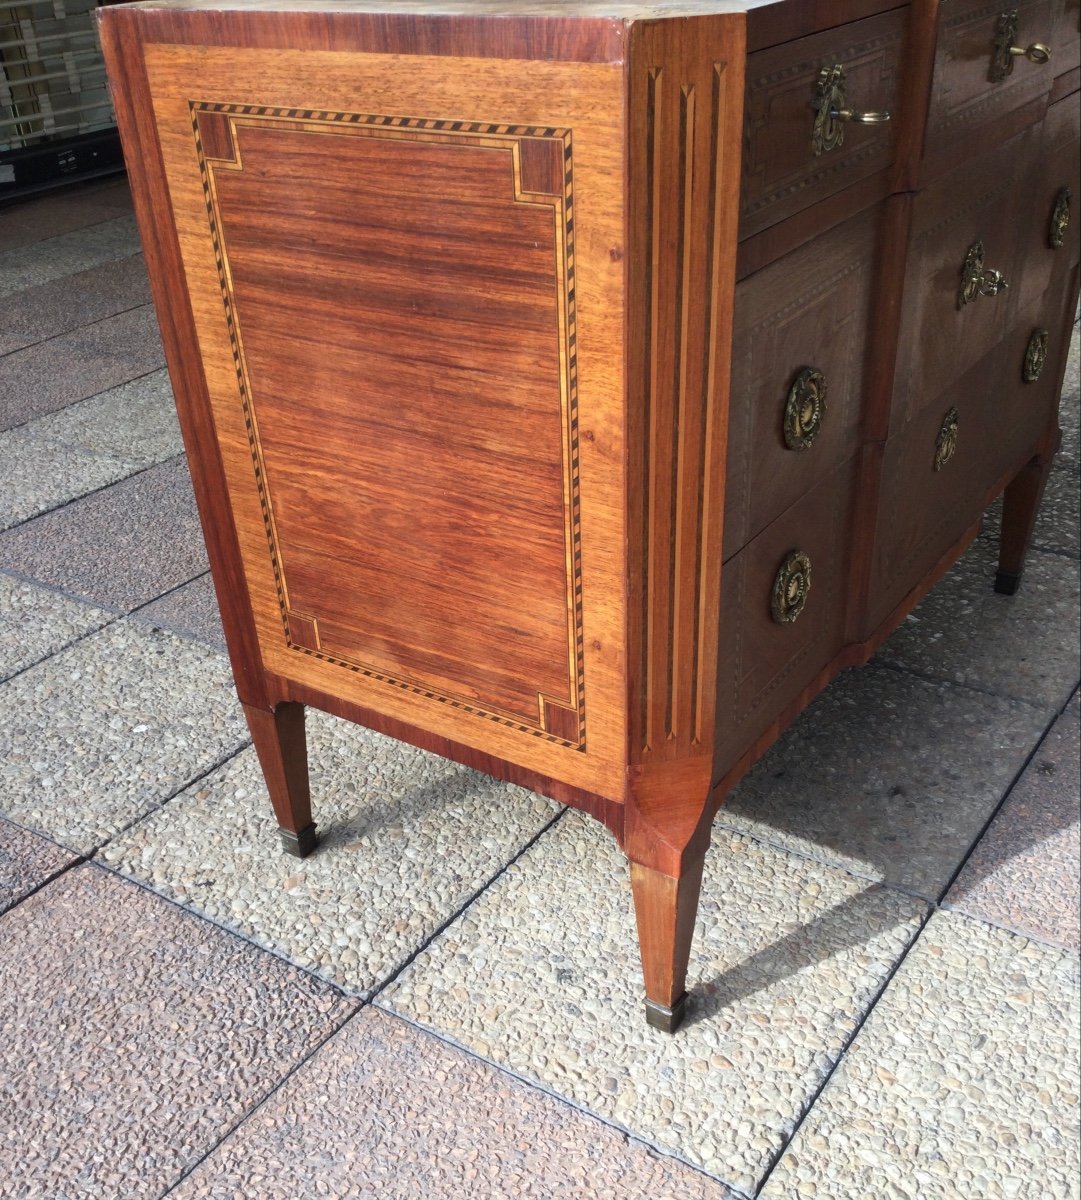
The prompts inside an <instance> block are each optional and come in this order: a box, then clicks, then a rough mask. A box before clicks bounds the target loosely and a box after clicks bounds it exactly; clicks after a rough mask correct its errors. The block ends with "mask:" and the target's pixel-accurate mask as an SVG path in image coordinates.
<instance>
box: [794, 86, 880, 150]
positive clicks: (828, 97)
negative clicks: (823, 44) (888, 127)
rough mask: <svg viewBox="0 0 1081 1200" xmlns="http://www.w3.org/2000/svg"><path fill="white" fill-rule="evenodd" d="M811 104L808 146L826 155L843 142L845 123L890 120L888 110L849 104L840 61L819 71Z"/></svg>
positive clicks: (862, 123) (869, 123) (865, 123)
mask: <svg viewBox="0 0 1081 1200" xmlns="http://www.w3.org/2000/svg"><path fill="white" fill-rule="evenodd" d="M811 107H812V108H813V109H814V113H815V119H814V127H813V128H812V130H811V149H812V150H813V151H814V152H815V154H816V155H818V154H826V153H828V151H830V150H836V149H837V147H838V146H843V145H844V141H845V124H846V123H847V122H853V123H854V124H856V125H885V123H886V122H887V121H888V120H889V119H890V114H889V113H888V112H856V111H855V110H854V109H851V108H849V107H848V103H847V97H846V95H845V69H844V67H842V66H841V65H840V64H839V63H838V64H835V65H834V66H832V67H823V68H822V70H821V71H819V72H818V83H817V85H816V87H815V98H814V100H813V101H812V104H811Z"/></svg>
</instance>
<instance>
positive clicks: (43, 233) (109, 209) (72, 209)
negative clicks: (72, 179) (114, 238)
mask: <svg viewBox="0 0 1081 1200" xmlns="http://www.w3.org/2000/svg"><path fill="white" fill-rule="evenodd" d="M130 212H131V191H130V190H129V188H128V181H127V178H126V176H124V175H119V176H116V177H111V178H108V179H95V180H91V181H89V182H87V183H85V184H77V185H76V186H74V187H65V188H64V189H63V190H62V191H57V192H52V193H50V194H48V195H42V196H34V197H32V198H30V199H28V200H22V201H19V202H17V203H15V204H9V205H6V206H5V207H3V208H0V246H3V247H4V250H5V251H7V250H14V249H16V248H17V247H20V246H29V245H31V244H33V243H35V242H37V243H40V242H42V241H45V240H47V239H51V238H55V237H57V236H58V235H59V234H63V233H71V232H72V231H73V230H76V229H84V228H86V227H87V226H89V225H100V224H101V223H102V222H103V221H109V220H112V219H114V218H115V217H122V216H125V215H127V214H130Z"/></svg>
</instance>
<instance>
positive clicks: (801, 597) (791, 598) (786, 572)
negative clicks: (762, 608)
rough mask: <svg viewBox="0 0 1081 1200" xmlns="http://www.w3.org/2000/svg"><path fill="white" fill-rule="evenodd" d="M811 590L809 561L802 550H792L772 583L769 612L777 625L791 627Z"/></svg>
mask: <svg viewBox="0 0 1081 1200" xmlns="http://www.w3.org/2000/svg"><path fill="white" fill-rule="evenodd" d="M810 590H811V560H810V559H809V558H808V557H807V555H806V554H804V553H803V551H802V550H793V551H792V552H791V554H789V555H788V557H787V558H786V559H785V560H784V562H783V563H781V566H780V569H779V570H778V571H777V578H776V579H775V580H774V581H773V596H772V598H771V600H770V612H771V613H772V614H773V619H774V620H775V621H776V622H777V624H778V625H791V624H792V622H793V621H794V620H795V619H796V618H797V617H798V616H799V615H800V613H801V612H803V608H804V605H805V604H806V603H807V593H808V592H809V591H810Z"/></svg>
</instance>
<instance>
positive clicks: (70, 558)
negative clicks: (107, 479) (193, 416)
mask: <svg viewBox="0 0 1081 1200" xmlns="http://www.w3.org/2000/svg"><path fill="white" fill-rule="evenodd" d="M0 569H3V570H8V571H12V572H15V573H16V574H19V575H22V576H24V577H26V578H29V579H37V580H40V581H41V582H42V583H47V584H49V585H50V586H52V587H56V588H59V589H60V590H61V591H64V592H68V593H69V594H71V595H73V596H82V597H85V598H86V599H87V600H90V601H93V602H94V603H97V604H101V605H104V606H107V607H110V608H115V609H120V610H122V611H128V610H130V609H132V608H137V607H138V606H140V605H142V604H146V603H148V602H149V601H150V600H153V599H155V598H157V597H158V596H160V595H162V594H163V593H165V592H168V591H171V590H172V589H173V588H176V587H179V586H180V585H181V584H182V583H187V582H188V581H189V580H191V579H194V578H196V577H197V576H199V575H203V574H205V573H206V570H207V559H206V549H205V547H204V545H203V538H202V532H201V530H200V527H199V516H198V513H197V511H196V508H195V497H194V495H193V494H192V490H191V478H190V476H189V475H188V467H187V463H186V462H185V461H184V460H183V459H171V460H170V461H168V462H164V463H161V464H160V465H158V466H154V467H151V468H150V469H149V470H147V471H143V472H142V473H140V474H138V475H135V476H133V477H132V478H130V479H125V480H122V481H121V482H120V483H116V484H114V485H113V486H112V487H109V488H105V489H104V490H102V491H100V492H95V493H93V495H89V496H84V497H83V498H82V499H80V500H76V501H74V502H73V503H71V504H69V505H67V506H66V507H64V508H61V509H57V510H56V511H54V512H50V513H46V514H45V515H44V516H40V517H36V518H35V519H34V520H33V521H28V522H26V523H25V524H23V525H20V526H19V527H18V528H17V529H9V530H8V531H7V532H6V533H2V534H0Z"/></svg>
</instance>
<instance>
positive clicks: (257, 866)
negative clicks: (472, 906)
mask: <svg viewBox="0 0 1081 1200" xmlns="http://www.w3.org/2000/svg"><path fill="white" fill-rule="evenodd" d="M201 653H203V654H209V652H208V651H201ZM218 661H219V662H221V660H220V659H219V660H218ZM219 670H220V671H224V670H225V667H224V664H223V665H222V666H221V667H219ZM308 726H309V731H308V743H309V764H310V770H311V778H312V799H313V813H314V817H315V821H316V824H317V825H318V826H319V828H320V831H321V833H322V835H323V841H322V844H321V846H320V849H319V850H318V851H317V852H316V853H315V854H314V855H313V856H312V857H310V858H307V859H305V860H303V861H298V860H297V859H295V858H292V857H290V856H288V855H285V854H283V853H282V851H281V845H280V841H279V838H278V832H277V825H276V822H275V821H274V817H273V812H272V809H271V806H270V801H269V799H268V798H267V794H266V788H265V786H264V784H263V779H262V775H261V774H260V772H259V766H258V762H257V760H256V757H255V752H254V750H248V751H245V753H243V754H241V755H239V756H238V757H237V758H235V759H233V760H232V761H231V762H229V763H227V764H226V765H225V766H224V767H223V768H222V769H221V770H220V771H218V772H216V773H215V774H214V775H212V776H210V777H209V778H207V779H203V780H200V781H199V782H198V783H197V784H196V785H194V786H193V787H191V788H189V790H188V791H187V792H185V793H184V794H183V795H182V796H178V797H177V798H176V799H175V800H173V801H172V802H170V804H169V805H168V806H167V807H165V808H163V809H162V810H160V811H159V812H157V813H155V814H153V815H152V816H151V817H150V818H149V819H147V820H146V821H143V822H141V823H140V824H139V825H137V826H136V827H134V828H133V829H130V830H128V831H127V832H125V833H124V834H123V835H122V836H121V837H119V838H117V839H116V840H115V841H114V842H113V843H112V844H110V845H109V846H107V847H105V848H104V849H103V850H102V852H101V858H102V861H103V862H105V863H107V864H108V865H109V866H111V867H115V868H116V869H117V870H120V871H122V872H124V874H127V875H131V876H133V877H134V878H137V879H141V880H144V881H146V882H148V883H150V884H151V885H152V886H153V887H156V888H159V889H160V890H162V891H163V892H165V894H167V895H169V896H172V897H174V898H176V899H178V900H180V901H181V902H183V903H185V904H189V905H191V906H192V908H194V909H196V910H197V911H199V912H202V913H206V914H208V915H209V916H211V917H212V918H214V919H215V920H218V921H221V922H223V923H225V924H227V925H228V926H229V927H230V928H232V929H235V930H237V931H239V932H241V933H243V934H244V935H245V936H247V937H251V938H253V939H254V940H255V941H257V942H258V943H259V944H260V945H263V946H268V947H272V948H274V949H276V950H278V951H280V952H281V953H283V954H285V955H286V956H287V957H288V958H290V959H291V960H292V961H293V962H296V963H299V964H300V965H302V966H306V967H310V968H312V969H314V970H317V971H318V972H319V973H320V974H322V975H323V976H324V977H325V978H328V979H331V980H334V981H335V982H337V983H339V984H341V985H342V986H344V987H347V988H349V989H350V990H352V991H355V992H358V993H361V994H365V995H367V994H369V993H370V992H371V991H372V990H373V989H374V988H375V987H376V986H378V984H379V983H380V982H382V981H383V980H385V979H386V978H387V976H388V975H389V974H391V973H392V972H393V971H394V970H396V969H397V968H398V967H400V966H401V964H402V963H403V962H405V961H406V960H407V959H408V957H409V956H410V955H411V954H412V953H413V952H414V951H415V950H416V949H417V948H418V947H419V946H421V945H423V944H424V942H425V941H426V940H427V939H428V938H429V937H431V935H432V934H433V933H434V932H435V931H436V930H437V929H438V928H439V926H440V925H442V924H443V923H444V922H445V921H446V920H448V919H449V918H450V917H451V916H453V915H454V913H455V912H457V911H458V910H459V909H460V908H461V907H462V906H463V905H464V904H466V903H467V902H468V901H469V899H470V897H471V896H473V895H474V893H475V892H476V891H477V890H478V889H479V888H481V887H483V886H484V885H485V884H486V883H487V882H488V881H489V880H490V879H491V878H492V876H493V875H495V874H496V873H497V872H498V871H499V870H500V868H501V867H502V866H503V865H504V864H505V863H506V862H507V861H508V860H509V859H510V858H511V857H513V856H514V854H515V853H517V851H518V850H520V849H521V847H522V846H523V845H524V844H525V843H526V842H528V841H529V839H530V838H532V837H534V836H535V835H536V834H537V833H539V832H540V830H542V829H543V828H544V826H545V825H546V824H547V823H548V822H549V821H551V819H552V818H553V817H554V816H555V815H556V814H557V813H558V811H559V808H558V806H557V805H556V804H554V803H553V802H552V801H550V800H545V799H543V798H542V797H540V796H536V795H534V794H533V793H531V792H527V791H524V790H523V789H520V788H513V787H511V786H510V785H508V784H502V783H498V782H496V781H495V780H493V779H490V778H488V777H487V776H484V775H479V774H477V773H476V772H473V771H470V770H468V769H467V768H465V767H460V766H458V765H456V764H454V763H451V762H448V761H447V760H446V759H442V758H438V757H436V756H435V755H431V754H425V753H424V752H423V751H420V750H416V749H414V748H413V747H411V746H406V745H404V744H402V743H399V742H394V741H392V740H391V739H389V738H384V737H381V736H380V735H379V734H375V733H372V732H371V731H369V730H366V729H361V728H359V727H358V726H355V725H351V724H350V723H348V722H346V721H341V720H336V719H335V718H333V717H328V716H325V715H324V714H321V713H318V712H309V716H308Z"/></svg>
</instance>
